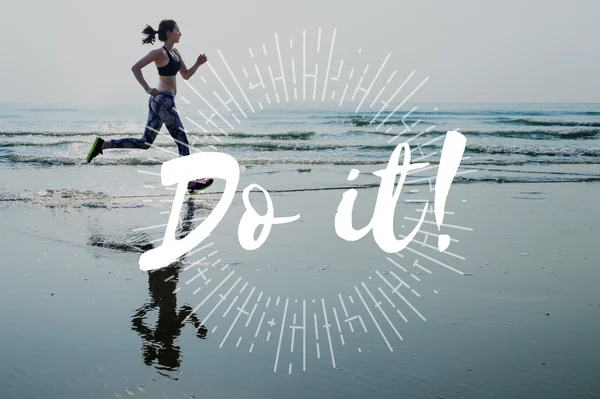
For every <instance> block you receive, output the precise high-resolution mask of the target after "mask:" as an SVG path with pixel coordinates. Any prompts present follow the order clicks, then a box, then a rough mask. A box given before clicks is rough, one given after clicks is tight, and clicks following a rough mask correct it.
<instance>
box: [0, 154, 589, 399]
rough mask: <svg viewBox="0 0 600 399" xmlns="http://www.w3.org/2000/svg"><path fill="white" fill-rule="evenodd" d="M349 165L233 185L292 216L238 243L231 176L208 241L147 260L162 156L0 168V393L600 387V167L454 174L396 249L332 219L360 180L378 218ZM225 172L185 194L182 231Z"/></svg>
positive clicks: (163, 197) (453, 391) (328, 393)
mask: <svg viewBox="0 0 600 399" xmlns="http://www.w3.org/2000/svg"><path fill="white" fill-rule="evenodd" d="M359 168H360V169H361V172H363V173H361V175H360V176H359V178H358V179H357V180H356V181H354V182H352V183H350V182H347V181H346V177H347V174H348V172H349V170H350V166H344V167H336V166H324V167H311V168H310V170H309V169H308V168H306V166H302V165H286V167H285V168H282V167H280V166H277V167H276V169H274V168H270V167H269V166H268V165H265V166H256V167H253V168H249V169H244V171H243V174H242V176H241V180H240V184H239V186H238V191H241V190H242V189H243V188H245V187H246V186H248V185H249V184H252V183H257V184H260V185H261V186H262V187H264V188H265V189H266V190H268V191H269V192H270V195H271V198H272V200H273V204H274V209H275V216H278V217H283V216H293V215H296V214H300V215H301V218H300V220H298V221H296V222H293V223H290V224H283V225H275V226H273V227H272V229H271V232H270V235H269V237H268V239H267V241H266V242H265V243H264V244H263V246H262V247H261V248H259V249H257V250H255V251H246V250H244V249H243V248H242V247H241V246H240V244H239V242H238V237H237V229H238V224H239V221H240V217H241V216H242V214H243V212H244V210H245V209H244V206H243V203H242V197H241V193H240V192H238V193H237V194H236V196H235V199H234V201H233V203H232V205H231V207H230V209H229V211H228V213H227V215H226V216H225V217H224V218H223V220H222V221H221V223H220V224H219V225H218V226H217V228H216V229H215V230H214V231H213V233H212V234H211V236H210V237H208V238H207V240H205V242H203V243H202V244H201V245H199V246H198V247H197V248H196V249H200V248H202V249H200V250H198V251H197V252H195V253H193V254H188V255H186V256H185V257H184V258H183V259H181V260H180V261H179V262H177V264H176V265H174V266H172V267H170V268H167V269H163V270H161V271H158V272H152V273H145V272H142V271H140V269H139V264H138V261H139V257H140V255H141V253H142V251H144V250H147V249H149V248H152V247H157V246H158V245H160V243H161V241H162V237H163V235H164V231H165V223H167V220H168V216H169V215H168V212H169V211H170V207H171V203H170V202H169V201H171V200H172V199H173V193H174V192H173V191H171V190H167V189H166V188H164V187H162V185H161V184H160V177H159V176H158V174H159V173H160V168H159V167H157V166H148V167H145V166H140V167H131V166H112V167H85V168H84V167H80V166H73V167H60V168H53V167H48V168H40V167H5V168H1V169H0V174H1V178H0V181H1V182H3V185H2V186H1V187H0V189H1V194H2V201H1V202H0V215H1V217H2V220H3V223H2V224H1V225H0V226H1V227H0V229H2V232H1V236H2V241H1V244H0V245H1V250H2V253H4V254H5V255H4V257H3V262H2V264H3V267H2V268H0V317H1V318H2V329H1V333H0V337H1V340H2V343H3V344H2V346H1V347H0V358H2V359H3V361H2V362H0V367H1V368H2V370H1V374H2V375H3V376H4V377H3V378H2V379H1V383H0V397H2V398H25V397H40V398H41V397H43V398H76V397H85V398H107V397H123V398H124V397H128V396H133V395H135V396H136V397H156V398H163V397H168V398H175V397H196V398H198V397H207V396H211V397H219V398H229V397H236V398H241V397H247V398H251V397H252V398H254V397H261V398H266V397H273V398H281V397H290V398H293V397H306V396H311V397H317V398H331V397H340V398H362V397H366V396H367V395H372V396H375V397H378V398H397V397H419V398H428V397H431V398H438V397H467V398H468V397H477V398H488V397H489V398H492V397H503V398H504V397H523V398H526V397H544V398H564V397H584V396H594V395H599V394H600V385H599V383H598V381H597V370H598V367H599V366H600V363H599V361H598V359H599V358H600V349H599V347H598V345H597V337H598V336H599V334H600V299H599V297H598V289H597V287H598V285H597V284H598V283H597V282H598V281H599V278H600V270H599V269H598V260H599V259H600V257H599V255H598V246H597V231H596V230H597V228H598V221H599V219H598V213H597V210H596V202H597V198H598V195H599V194H600V186H599V185H598V184H597V183H541V184H531V183H522V184H498V183H493V182H484V183H481V182H480V183H474V184H454V185H453V186H452V187H451V189H450V192H449V194H448V201H447V204H446V211H448V212H453V214H448V215H446V216H445V218H444V224H445V225H446V226H442V227H441V228H440V230H439V231H438V227H437V225H436V224H435V219H434V216H433V213H428V214H427V216H426V218H425V220H426V221H427V222H429V223H427V224H425V225H424V226H423V228H422V230H423V231H424V230H427V231H429V232H430V233H432V235H430V236H429V237H427V239H426V241H424V239H425V235H424V234H418V235H417V237H415V240H414V241H413V242H412V243H411V244H410V245H409V246H408V248H410V250H409V249H406V250H404V251H402V252H401V253H400V255H397V254H386V253H384V252H383V251H381V250H380V249H379V248H378V247H377V245H376V244H375V242H374V240H373V235H372V234H371V233H369V234H367V235H366V236H365V237H363V238H362V239H361V240H359V241H356V242H347V241H344V240H342V239H340V238H339V237H337V235H336V233H335V230H334V215H335V210H336V208H337V205H338V203H339V201H340V199H341V196H342V194H343V192H344V190H345V189H346V188H347V187H350V186H361V185H366V186H368V187H363V188H359V189H358V192H359V196H358V199H357V202H356V206H355V211H354V217H355V221H354V226H355V227H356V228H360V227H363V226H365V225H366V224H367V223H368V222H369V220H370V218H371V215H372V212H373V205H374V204H375V198H376V195H377V187H376V186H373V184H374V183H376V182H377V180H376V179H375V178H374V177H373V176H369V175H368V174H367V172H369V171H373V170H375V169H376V168H375V167H371V168H367V167H365V166H361V167H359ZM9 181H10V186H9V185H8V183H7V182H9ZM333 182H337V183H335V184H334V183H333ZM369 185H370V186H369ZM325 187H329V189H324V188H325ZM334 187H339V188H338V189H333V188H334ZM222 189H223V183H222V182H219V181H218V182H216V183H215V185H214V186H213V187H212V188H211V189H209V190H207V191H206V192H204V193H202V194H199V195H197V196H194V197H191V199H190V200H186V202H185V203H184V205H183V211H182V216H183V219H186V220H188V221H189V220H191V221H190V222H188V223H184V228H185V229H187V230H188V231H189V230H190V229H192V228H194V227H196V226H198V224H199V223H201V222H202V220H199V219H200V218H203V217H206V216H207V215H208V214H209V213H210V211H211V210H212V209H213V207H214V206H215V205H216V204H217V202H218V201H219V199H220V194H219V192H222ZM411 189H418V190H419V191H418V192H413V193H410V192H409V191H410V190H411ZM250 198H251V201H252V204H253V206H255V207H256V209H257V211H258V212H259V213H263V212H264V209H265V201H264V198H263V196H262V194H259V193H258V192H256V191H254V192H253V193H252V195H251V196H250ZM407 199H408V200H412V201H414V200H419V199H429V200H432V199H433V195H432V192H431V191H430V190H429V186H428V184H427V183H425V184H420V185H414V186H405V189H404V191H403V194H402V195H401V200H400V202H399V205H398V208H397V210H396V215H395V219H394V220H395V223H396V228H397V230H396V232H397V233H398V234H407V233H408V232H409V231H410V230H412V228H413V227H414V225H415V223H416V222H415V221H414V220H413V219H414V218H418V217H419V215H420V213H419V211H418V210H419V209H422V206H423V205H422V203H418V202H410V201H409V202H406V200H407ZM405 217H408V218H409V219H405ZM402 226H404V228H402ZM259 231H260V229H259ZM439 233H444V234H450V236H451V237H452V239H454V240H457V241H452V242H451V244H450V247H449V248H448V251H449V252H450V253H451V254H453V255H455V256H452V255H448V254H441V253H439V252H438V251H437V249H436V237H435V236H434V235H433V234H439ZM257 234H258V232H257ZM203 247H204V248H203ZM388 258H389V259H388ZM390 260H391V261H390ZM415 260H416V261H417V262H418V263H417V264H418V266H415ZM392 261H393V262H392ZM402 268H404V269H405V270H402ZM450 268H452V269H455V270H451V269H450ZM425 269H426V270H428V271H425ZM457 271H460V272H461V273H462V274H461V273H458V272H457ZM165 280H167V281H165ZM401 281H403V282H404V284H403V285H400V282H401ZM398 285H400V287H399V288H398V290H396V291H394V288H395V287H398ZM408 287H410V288H408ZM175 290H177V291H176V292H174V291H175ZM405 300H406V301H405ZM407 302H408V303H410V305H409V304H408V303H407ZM267 303H268V306H267ZM199 305H200V306H199ZM411 306H412V307H411ZM192 309H195V312H194V313H195V314H196V315H197V317H198V320H197V321H200V322H201V323H202V324H203V327H202V328H200V329H197V328H196V327H199V326H200V325H199V324H194V320H192V319H190V320H184V319H185V317H186V316H188V315H189V314H190V311H191V310H192ZM398 311H399V312H398ZM224 314H225V315H224ZM284 316H285V317H284ZM355 316H356V317H355ZM315 318H316V321H317V323H316V328H315ZM404 319H406V321H405V320H404ZM423 319H425V320H423ZM182 323H183V324H182ZM363 323H364V327H363ZM259 327H260V328H259ZM282 327H283V328H282ZM365 329H366V331H365ZM400 336H401V337H402V339H400ZM267 338H268V341H267Z"/></svg>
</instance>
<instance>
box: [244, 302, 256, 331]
mask: <svg viewBox="0 0 600 399" xmlns="http://www.w3.org/2000/svg"><path fill="white" fill-rule="evenodd" d="M256 306H258V303H255V304H254V307H253V308H252V312H250V316H248V321H246V325H245V326H244V327H248V324H250V320H252V316H254V311H255V310H256Z"/></svg>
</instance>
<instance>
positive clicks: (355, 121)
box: [344, 118, 427, 126]
mask: <svg viewBox="0 0 600 399" xmlns="http://www.w3.org/2000/svg"><path fill="white" fill-rule="evenodd" d="M372 120H373V118H351V119H346V120H344V123H345V124H347V125H353V126H369V125H373V126H376V125H379V124H381V123H383V124H384V125H404V124H406V125H408V126H410V125H412V124H413V123H415V122H417V120H404V122H403V121H402V120H387V121H385V122H383V120H375V121H373V122H371V121H372ZM419 123H427V122H424V121H419Z"/></svg>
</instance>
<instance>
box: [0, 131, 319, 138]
mask: <svg viewBox="0 0 600 399" xmlns="http://www.w3.org/2000/svg"><path fill="white" fill-rule="evenodd" d="M142 133H143V132H142V131H136V132H107V131H102V132H101V131H81V132H73V131H70V132H56V131H20V130H16V131H0V137H23V136H43V137H62V136H65V137H72V136H102V137H111V136H118V137H142ZM164 134H167V135H168V134H169V133H168V132H164ZM207 134H210V133H207ZM214 134H215V135H216V136H219V137H233V138H253V137H256V138H268V139H271V140H309V139H311V138H312V137H313V136H315V135H316V132H314V131H296V130H294V131H289V132H275V133H252V132H232V133H227V134H226V135H225V134H223V133H217V132H215V133H214ZM187 135H188V136H190V137H194V136H197V137H203V136H204V133H196V132H191V131H187Z"/></svg>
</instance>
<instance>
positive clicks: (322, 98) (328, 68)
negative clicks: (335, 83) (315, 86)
mask: <svg viewBox="0 0 600 399" xmlns="http://www.w3.org/2000/svg"><path fill="white" fill-rule="evenodd" d="M336 31H337V29H334V30H333V37H332V38H331V47H330V48H329V58H328V61H327V71H326V72H325V81H324V83H323V95H322V96H321V101H325V92H326V91H327V83H328V82H329V71H330V68H331V57H332V56H333V46H334V45H335V34H336Z"/></svg>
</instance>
